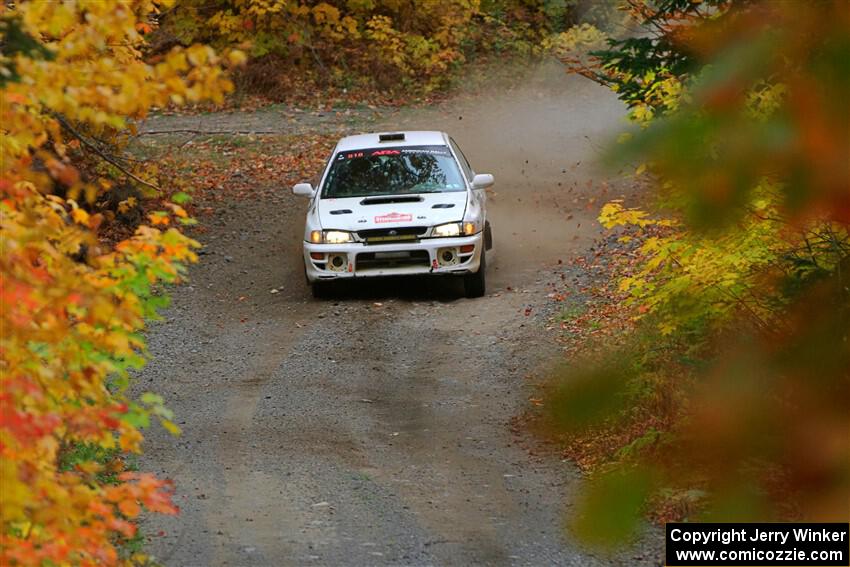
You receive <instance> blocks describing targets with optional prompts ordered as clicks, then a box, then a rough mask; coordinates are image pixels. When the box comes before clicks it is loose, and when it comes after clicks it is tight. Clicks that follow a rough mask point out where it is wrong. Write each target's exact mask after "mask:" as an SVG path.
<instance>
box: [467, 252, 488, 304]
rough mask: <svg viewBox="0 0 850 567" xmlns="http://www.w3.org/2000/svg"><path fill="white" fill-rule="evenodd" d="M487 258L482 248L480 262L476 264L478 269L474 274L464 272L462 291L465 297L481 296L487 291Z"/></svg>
mask: <svg viewBox="0 0 850 567" xmlns="http://www.w3.org/2000/svg"><path fill="white" fill-rule="evenodd" d="M486 272H487V260H486V256H485V254H484V250H482V251H481V264H480V265H479V266H478V271H477V272H475V273H474V274H466V275H465V276H463V291H464V295H466V297H468V298H470V299H472V298H475V297H482V296H483V295H484V293H485V292H486V291H487V283H486Z"/></svg>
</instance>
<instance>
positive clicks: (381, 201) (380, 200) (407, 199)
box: [360, 195, 422, 205]
mask: <svg viewBox="0 0 850 567" xmlns="http://www.w3.org/2000/svg"><path fill="white" fill-rule="evenodd" d="M421 201H422V197H418V196H416V195H410V196H407V195H397V196H388V197H366V198H365V199H363V200H362V201H360V204H361V205H387V204H390V203H419V202H421Z"/></svg>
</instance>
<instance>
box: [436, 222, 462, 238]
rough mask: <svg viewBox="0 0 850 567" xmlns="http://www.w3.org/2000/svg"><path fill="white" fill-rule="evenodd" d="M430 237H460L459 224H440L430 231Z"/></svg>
mask: <svg viewBox="0 0 850 567" xmlns="http://www.w3.org/2000/svg"><path fill="white" fill-rule="evenodd" d="M431 236H436V237H439V238H446V237H450V236H460V223H459V222H449V223H446V224H440V225H437V226H435V227H434V229H433V230H432V231H431Z"/></svg>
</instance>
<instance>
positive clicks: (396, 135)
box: [378, 132, 404, 142]
mask: <svg viewBox="0 0 850 567" xmlns="http://www.w3.org/2000/svg"><path fill="white" fill-rule="evenodd" d="M402 140H404V132H392V133H389V134H378V141H379V142H399V141H402Z"/></svg>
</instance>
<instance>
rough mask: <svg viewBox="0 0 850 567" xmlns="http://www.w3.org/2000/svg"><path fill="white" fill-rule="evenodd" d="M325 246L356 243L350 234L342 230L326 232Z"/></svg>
mask: <svg viewBox="0 0 850 567" xmlns="http://www.w3.org/2000/svg"><path fill="white" fill-rule="evenodd" d="M324 242H325V244H345V243H346V242H354V238H352V236H351V233H350V232H345V231H342V230H326V231H325V234H324Z"/></svg>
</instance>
